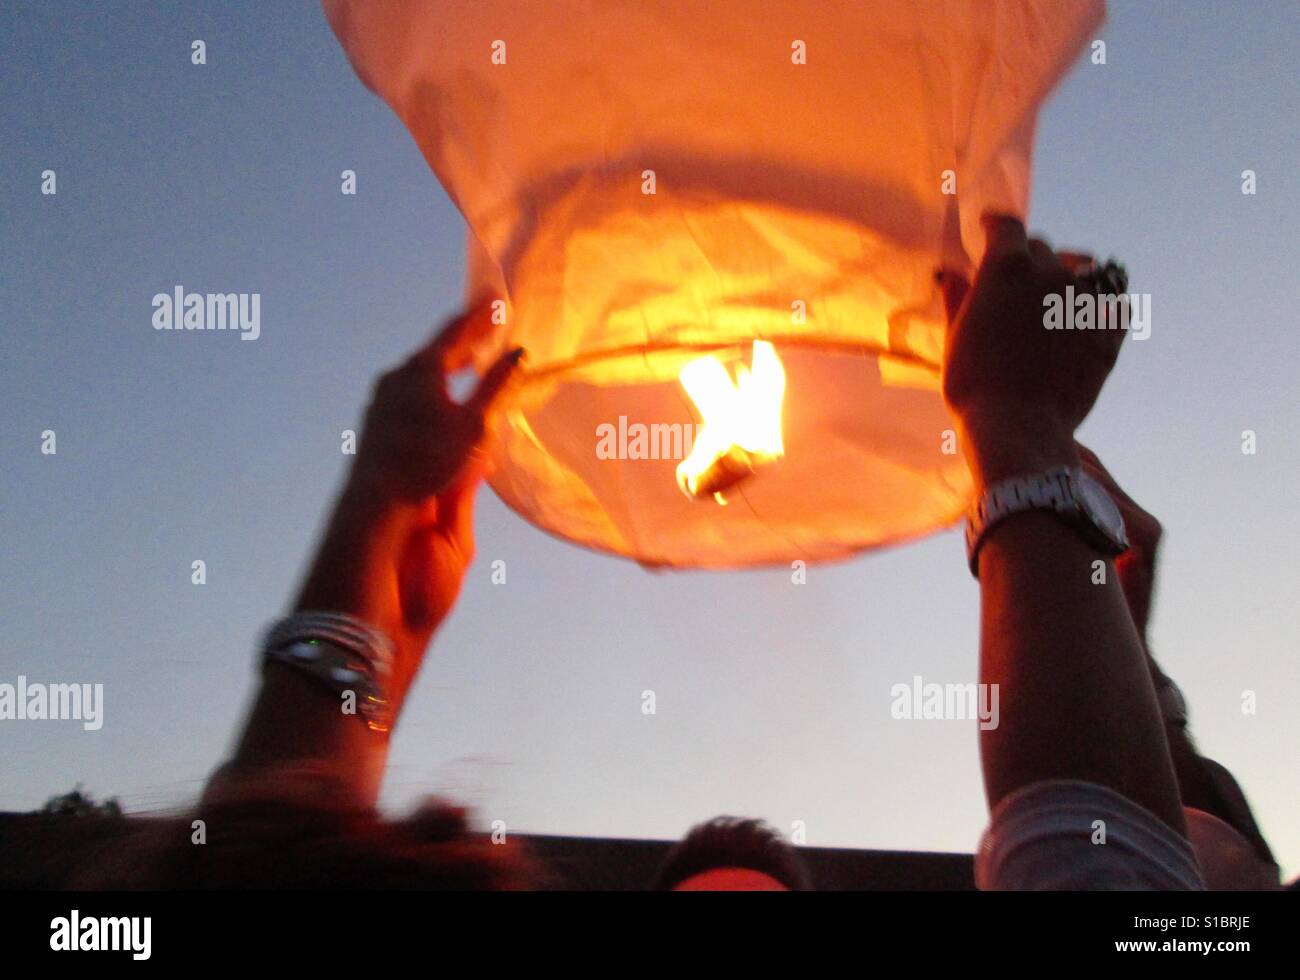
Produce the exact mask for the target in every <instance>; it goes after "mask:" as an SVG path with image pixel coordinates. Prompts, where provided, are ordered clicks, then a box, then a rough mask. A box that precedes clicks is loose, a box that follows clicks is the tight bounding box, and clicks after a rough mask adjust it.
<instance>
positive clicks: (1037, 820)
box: [975, 780, 1205, 891]
mask: <svg viewBox="0 0 1300 980" xmlns="http://www.w3.org/2000/svg"><path fill="white" fill-rule="evenodd" d="M975 883H976V885H977V886H978V887H979V888H980V889H981V890H984V891H1053V890H1082V891H1107V890H1116V891H1123V890H1130V891H1199V890H1202V889H1204V887H1205V885H1204V883H1203V882H1202V880H1201V872H1200V869H1199V868H1198V867H1197V864H1196V857H1195V855H1194V854H1193V853H1192V848H1191V845H1190V844H1188V842H1187V841H1186V840H1185V839H1183V838H1182V837H1180V836H1179V835H1178V834H1177V833H1175V832H1174V831H1173V829H1172V828H1170V827H1169V826H1168V825H1166V824H1165V823H1164V821H1162V820H1160V819H1159V818H1158V817H1156V816H1155V815H1154V814H1153V813H1151V812H1150V811H1149V810H1147V809H1145V808H1144V807H1141V806H1138V804H1136V803H1134V802H1133V801H1132V800H1130V799H1128V798H1127V797H1125V796H1121V795H1120V794H1119V793H1116V792H1115V791H1114V790H1111V789H1107V788H1106V787H1105V786H1100V785H1098V784H1096V783H1088V782H1082V781H1078V780H1046V781H1044V782H1040V783H1034V784H1032V785H1030V786H1025V787H1023V788H1021V789H1019V790H1017V791H1016V792H1014V793H1012V794H1011V795H1010V796H1008V797H1006V798H1005V799H1003V800H1002V801H1001V802H1000V803H999V804H998V805H997V807H996V808H995V809H994V811H993V815H992V817H991V819H990V821H989V826H988V829H987V830H985V831H984V837H983V839H982V840H981V841H980V846H979V851H978V852H977V853H976V855H975Z"/></svg>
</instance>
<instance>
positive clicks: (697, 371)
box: [677, 340, 785, 503]
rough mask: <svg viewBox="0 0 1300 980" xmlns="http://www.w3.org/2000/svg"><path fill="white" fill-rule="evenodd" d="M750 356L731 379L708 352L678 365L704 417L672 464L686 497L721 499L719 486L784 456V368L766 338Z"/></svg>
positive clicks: (757, 343)
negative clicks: (681, 456)
mask: <svg viewBox="0 0 1300 980" xmlns="http://www.w3.org/2000/svg"><path fill="white" fill-rule="evenodd" d="M751 361H752V366H751V367H749V368H746V367H745V366H744V365H743V364H742V365H741V366H740V367H739V368H738V369H737V370H736V381H735V383H734V384H733V383H732V380H731V375H730V374H728V373H727V369H726V368H725V367H723V366H722V362H721V361H719V360H718V359H717V358H716V357H714V356H713V355H709V356H707V357H701V358H698V359H696V360H694V361H691V362H690V363H689V364H687V365H686V367H684V368H682V372H681V382H682V387H684V388H685V389H686V393H687V394H688V395H690V396H691V401H693V402H695V407H696V408H697V409H699V412H700V416H701V417H702V418H703V428H701V430H700V432H699V435H697V436H696V437H695V442H694V444H693V445H692V446H691V452H690V455H688V456H687V457H686V458H685V459H684V460H682V461H681V462H680V463H679V464H677V485H678V486H680V487H681V488H682V491H683V492H685V493H686V494H687V495H688V496H691V497H705V496H708V495H710V494H712V495H713V497H714V499H716V500H717V501H718V503H725V502H726V501H725V500H723V499H722V496H721V491H722V490H725V489H727V487H730V486H733V485H734V484H736V483H739V482H740V481H741V480H743V479H744V478H745V477H747V476H748V475H749V474H750V473H752V472H753V471H754V470H755V469H757V468H758V467H759V466H762V465H765V464H767V463H771V462H773V461H774V460H777V459H780V458H781V457H782V456H784V455H785V444H784V442H783V441H782V439H781V407H782V405H783V404H784V401H785V368H784V367H783V366H782V365H781V358H779V357H777V355H776V348H774V347H773V346H772V345H771V344H770V343H768V342H767V341H766V340H756V341H754V349H753V354H752V357H751Z"/></svg>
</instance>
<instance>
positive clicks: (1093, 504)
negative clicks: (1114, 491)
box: [1074, 473, 1128, 549]
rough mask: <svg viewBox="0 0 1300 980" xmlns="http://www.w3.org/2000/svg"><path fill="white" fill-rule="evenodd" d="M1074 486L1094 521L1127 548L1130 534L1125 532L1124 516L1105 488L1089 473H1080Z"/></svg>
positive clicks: (1121, 545) (1117, 542) (1110, 536)
mask: <svg viewBox="0 0 1300 980" xmlns="http://www.w3.org/2000/svg"><path fill="white" fill-rule="evenodd" d="M1074 486H1075V490H1076V491H1077V493H1078V496H1079V503H1080V504H1082V505H1083V509H1084V510H1085V511H1086V512H1087V514H1088V517H1090V518H1091V519H1092V521H1093V523H1094V524H1096V525H1097V526H1098V527H1099V528H1101V529H1102V530H1103V531H1104V532H1106V536H1107V537H1108V538H1110V539H1111V540H1112V541H1114V542H1115V543H1116V544H1117V545H1119V546H1120V548H1121V549H1123V548H1127V547H1128V535H1127V534H1126V533H1125V532H1124V518H1123V516H1122V515H1121V514H1120V512H1119V508H1118V507H1117V506H1115V501H1113V500H1111V499H1110V494H1108V493H1107V492H1106V490H1105V488H1104V487H1102V485H1101V484H1100V483H1098V482H1097V481H1096V480H1094V479H1093V478H1092V477H1090V476H1088V474H1087V473H1080V474H1078V475H1077V476H1076V478H1075V481H1074Z"/></svg>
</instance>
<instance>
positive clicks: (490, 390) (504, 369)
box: [465, 347, 524, 416]
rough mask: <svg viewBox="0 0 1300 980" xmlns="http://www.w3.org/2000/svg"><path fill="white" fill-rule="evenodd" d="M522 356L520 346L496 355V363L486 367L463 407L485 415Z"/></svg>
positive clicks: (513, 372)
mask: <svg viewBox="0 0 1300 980" xmlns="http://www.w3.org/2000/svg"><path fill="white" fill-rule="evenodd" d="M523 357H524V349H523V348H522V347H516V348H515V349H514V350H512V351H508V352H506V353H505V354H502V355H501V356H500V357H498V358H497V360H496V363H495V364H493V365H492V366H491V367H490V368H488V372H487V374H485V375H484V376H483V380H482V381H480V382H479V385H478V388H476V389H475V390H474V394H473V395H471V396H470V397H469V400H468V401H467V402H466V403H465V407H466V408H468V409H469V410H471V411H473V412H476V413H477V414H478V415H480V416H485V415H487V413H488V411H489V410H490V409H491V408H492V405H493V403H494V402H495V401H496V399H497V396H498V395H499V394H500V393H501V391H502V390H503V389H504V388H505V387H506V385H507V384H509V383H510V381H511V379H512V378H514V377H515V375H516V372H517V371H518V370H519V363H520V361H522V360H523Z"/></svg>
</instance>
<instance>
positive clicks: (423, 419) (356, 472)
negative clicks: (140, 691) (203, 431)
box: [210, 306, 522, 807]
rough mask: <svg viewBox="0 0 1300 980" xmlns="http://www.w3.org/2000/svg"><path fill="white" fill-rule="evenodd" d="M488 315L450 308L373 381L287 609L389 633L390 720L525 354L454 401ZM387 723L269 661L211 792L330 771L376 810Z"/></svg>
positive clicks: (505, 361) (433, 621)
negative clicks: (492, 426) (352, 446)
mask: <svg viewBox="0 0 1300 980" xmlns="http://www.w3.org/2000/svg"><path fill="white" fill-rule="evenodd" d="M488 319H489V310H488V308H487V307H486V306H484V307H480V308H478V309H475V310H473V311H471V312H470V313H468V314H466V315H463V316H461V317H458V318H457V319H455V320H453V321H452V322H451V323H450V324H449V325H448V326H447V327H446V328H445V329H443V330H442V332H440V333H439V334H438V335H437V336H436V337H435V338H434V339H433V340H432V341H431V342H430V343H429V344H428V345H427V346H426V347H424V348H423V349H422V350H420V351H417V352H416V353H415V354H414V355H413V356H412V357H411V358H410V359H409V360H408V361H407V362H406V363H405V364H403V365H402V366H400V367H398V368H396V369H395V370H393V371H390V372H388V373H387V374H385V375H383V376H382V377H381V378H380V379H379V382H378V383H377V384H376V386H375V389H374V396H373V399H372V401H371V404H370V408H369V410H368V411H367V413H366V419H365V427H364V430H363V432H362V436H361V441H360V446H359V449H358V452H357V456H356V459H355V462H354V464H353V467H352V470H351V472H350V473H349V475H348V478H347V481H346V483H345V485H344V488H343V491H342V493H341V494H340V495H339V497H338V500H337V501H336V503H335V505H334V511H333V515H332V517H331V519H330V521H329V524H328V526H327V529H326V531H325V534H324V537H323V538H322V540H321V543H320V545H319V547H318V548H317V551H316V555H315V558H314V559H313V561H312V563H311V566H310V568H309V570H308V573H307V577H306V580H305V582H304V583H303V586H302V589H301V591H300V593H299V594H298V598H297V601H296V602H295V604H294V612H295V613H333V614H341V615H344V616H347V617H351V618H352V619H354V620H356V621H359V622H361V623H364V624H365V625H366V626H368V627H371V628H373V629H375V630H378V631H380V633H381V634H382V636H383V637H386V638H387V639H388V640H389V641H391V650H392V670H391V674H389V675H388V676H387V677H386V678H385V680H384V682H383V684H382V692H381V693H382V694H383V696H384V697H385V698H386V699H388V701H389V702H390V704H391V712H390V716H391V718H392V719H395V718H396V713H397V712H398V711H400V709H401V705H402V702H403V701H404V699H405V697H406V694H407V691H408V690H409V689H410V686H411V683H412V681H413V680H414V679H415V675H416V673H417V671H418V670H419V668H420V664H421V662H422V660H423V658H424V654H425V650H426V649H427V647H428V645H429V642H430V640H431V638H432V636H433V633H434V631H435V630H436V629H437V627H438V625H439V624H440V623H441V622H442V620H443V619H444V617H445V616H446V615H447V613H448V612H449V611H450V609H451V607H452V604H453V603H454V602H455V600H456V597H457V595H458V594H459V592H460V587H461V582H462V580H463V578H464V574H465V569H466V567H467V566H468V565H469V563H470V561H471V559H472V557H473V552H474V538H473V502H474V493H475V491H476V489H477V487H478V484H479V482H480V481H481V479H482V476H483V473H482V472H481V466H480V465H479V463H478V459H479V455H480V454H479V453H478V452H477V448H476V447H478V445H479V443H480V441H481V439H482V437H483V433H484V428H485V422H484V419H485V415H486V413H487V412H488V410H489V409H490V407H491V405H492V403H493V401H494V399H495V398H496V397H497V396H498V395H499V394H500V392H501V391H502V389H503V388H504V387H505V385H506V384H507V383H508V382H509V380H510V378H511V376H512V374H513V372H514V371H515V368H516V365H517V363H518V360H519V356H520V354H521V353H522V351H515V352H512V353H510V354H507V355H505V356H503V357H502V358H501V359H500V360H499V361H498V362H497V363H496V364H495V365H494V366H493V367H492V368H491V370H490V371H489V372H488V374H487V375H486V376H485V377H484V379H483V381H482V382H481V384H480V386H479V388H478V390H477V391H476V392H475V393H474V394H473V396H472V397H471V398H470V399H469V400H468V401H466V402H465V403H464V404H459V403H457V402H454V401H453V400H452V399H451V397H450V395H449V394H448V390H447V378H448V376H449V375H450V374H451V373H453V372H455V371H457V370H459V369H460V368H462V367H464V366H465V365H466V364H467V363H468V346H469V344H470V342H471V341H472V340H473V338H474V337H475V336H476V335H477V334H478V333H479V332H480V331H481V330H483V329H485V328H486V326H487V323H488ZM387 727H389V725H388V724H384V725H382V726H377V725H372V724H369V723H367V720H366V718H365V717H364V716H363V715H362V714H360V713H345V711H344V703H343V698H342V697H341V695H340V693H339V691H338V690H336V689H332V688H331V687H330V686H328V685H327V684H325V683H322V682H321V680H320V679H318V678H316V677H313V676H310V675H308V674H307V673H304V672H301V671H299V670H297V669H294V668H293V667H290V666H286V665H284V664H281V663H275V662H271V663H267V664H266V665H265V667H264V669H263V676H262V682H261V685H260V687H259V690H258V692H257V694H256V697H255V700H254V704H253V708H252V711H251V713H250V715H249V717H248V720H247V723H246V724H245V726H244V728H243V731H242V733H241V734H240V736H239V741H238V747H237V749H236V752H235V755H234V758H233V760H232V761H231V763H230V764H228V765H227V766H226V767H225V768H224V770H223V771H222V773H221V774H219V776H218V777H217V780H216V782H217V784H218V786H217V787H216V788H221V787H223V786H226V785H228V784H229V783H230V782H231V781H232V780H238V779H244V778H256V777H257V775H258V774H259V773H272V774H273V773H275V772H276V771H277V770H283V769H284V768H285V767H286V766H289V767H292V766H294V765H300V766H305V767H309V768H311V769H313V770H314V771H315V772H317V773H318V774H324V775H325V776H326V779H325V781H324V783H325V785H328V786H332V787H333V788H334V789H333V792H334V794H335V795H336V796H338V797H340V798H339V799H336V800H334V801H333V802H336V803H341V804H345V805H351V806H359V807H366V806H369V805H372V804H373V803H374V800H375V798H376V796H377V794H378V790H379V783H380V780H381V778H382V775H383V770H384V764H385V762H386V760H387V756H388V733H387V731H386V730H384V729H386V728H387ZM272 778H274V776H272ZM210 789H211V788H210Z"/></svg>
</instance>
